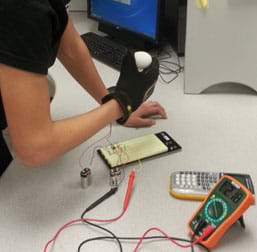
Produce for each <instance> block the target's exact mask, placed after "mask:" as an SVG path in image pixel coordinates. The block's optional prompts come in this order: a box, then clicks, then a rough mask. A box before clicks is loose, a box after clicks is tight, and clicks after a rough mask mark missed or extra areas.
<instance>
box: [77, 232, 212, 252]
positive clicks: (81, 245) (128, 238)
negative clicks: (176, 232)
mask: <svg viewBox="0 0 257 252" xmlns="http://www.w3.org/2000/svg"><path fill="white" fill-rule="evenodd" d="M116 238H117V239H118V240H139V239H141V237H116ZM113 239H114V238H113V237H110V236H99V237H93V238H90V239H87V240H84V241H83V242H81V243H80V245H79V247H78V252H81V248H82V247H83V246H84V245H85V244H86V243H88V242H91V241H99V240H113ZM154 239H167V237H165V236H148V237H144V240H154ZM172 239H174V240H176V241H182V242H189V243H191V242H192V241H190V240H187V239H183V238H177V237H172ZM197 245H199V246H201V247H202V248H203V249H205V250H206V252H210V250H209V249H208V248H207V247H205V246H204V245H202V244H200V243H198V244H197ZM193 247H194V246H192V247H191V248H193Z"/></svg>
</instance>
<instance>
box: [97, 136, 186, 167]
mask: <svg viewBox="0 0 257 252" xmlns="http://www.w3.org/2000/svg"><path fill="white" fill-rule="evenodd" d="M178 150H181V146H180V145H179V144H178V143H177V142H176V141H175V140H174V139H173V138H172V137H171V136H170V135H169V134H168V133H167V132H164V131H162V132H159V133H156V134H149V135H144V136H140V137H136V138H132V139H129V140H126V141H123V142H119V143H116V144H112V145H108V146H106V147H103V148H100V149H98V150H97V151H98V153H99V155H100V156H101V158H102V159H103V160H104V162H105V163H106V164H107V166H108V167H109V168H115V167H119V166H122V165H125V164H129V163H131V162H135V161H138V160H143V159H146V158H150V157H154V156H158V155H161V154H164V153H172V152H175V151H178Z"/></svg>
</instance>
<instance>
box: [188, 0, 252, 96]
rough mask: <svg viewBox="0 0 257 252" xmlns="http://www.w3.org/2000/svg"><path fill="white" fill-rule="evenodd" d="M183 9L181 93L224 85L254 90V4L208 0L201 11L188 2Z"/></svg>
mask: <svg viewBox="0 0 257 252" xmlns="http://www.w3.org/2000/svg"><path fill="white" fill-rule="evenodd" d="M187 9H188V13H187V39H186V54H185V92H186V93H200V92H201V91H203V90H204V89H206V88H208V87H210V86H212V85H214V84H219V83H224V82H225V83H231V82H232V83H240V84H244V85H247V86H249V87H252V88H253V89H255V90H256V91H257V79H256V69H257V50H256V45H257V33H256V24H257V14H256V13H257V1H256V0H212V1H211V0H209V8H208V9H206V10H203V9H198V8H196V6H195V1H193V0H192V1H191V0H190V1H188V8H187Z"/></svg>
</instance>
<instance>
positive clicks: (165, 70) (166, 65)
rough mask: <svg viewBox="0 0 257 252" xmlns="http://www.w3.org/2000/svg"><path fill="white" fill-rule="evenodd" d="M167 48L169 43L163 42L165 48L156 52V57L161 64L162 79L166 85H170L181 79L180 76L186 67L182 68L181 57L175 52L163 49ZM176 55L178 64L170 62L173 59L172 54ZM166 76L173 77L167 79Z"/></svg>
mask: <svg viewBox="0 0 257 252" xmlns="http://www.w3.org/2000/svg"><path fill="white" fill-rule="evenodd" d="M165 46H167V43H166V44H165V42H163V46H161V47H160V49H159V50H157V52H156V56H157V58H158V59H159V63H160V78H161V80H162V82H163V83H164V84H170V83H171V82H173V81H174V80H176V79H177V78H178V77H179V74H180V73H181V72H183V71H184V67H183V66H181V63H180V59H179V56H178V55H177V53H176V52H174V51H169V50H167V49H163V48H165ZM173 53H174V54H175V55H176V60H177V62H173V61H169V59H172V57H173V56H172V54H173ZM166 75H169V76H170V75H172V78H170V79H166V78H165V76H166Z"/></svg>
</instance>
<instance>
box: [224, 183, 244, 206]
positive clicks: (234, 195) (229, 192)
mask: <svg viewBox="0 0 257 252" xmlns="http://www.w3.org/2000/svg"><path fill="white" fill-rule="evenodd" d="M220 192H221V193H222V194H223V195H224V196H225V197H227V198H229V199H230V200H231V201H233V202H234V203H238V202H239V201H240V199H242V197H243V193H242V191H240V190H239V189H238V188H236V187H235V186H234V185H233V184H232V183H230V182H228V181H226V182H225V183H224V184H223V185H222V186H221V188H220Z"/></svg>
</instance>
